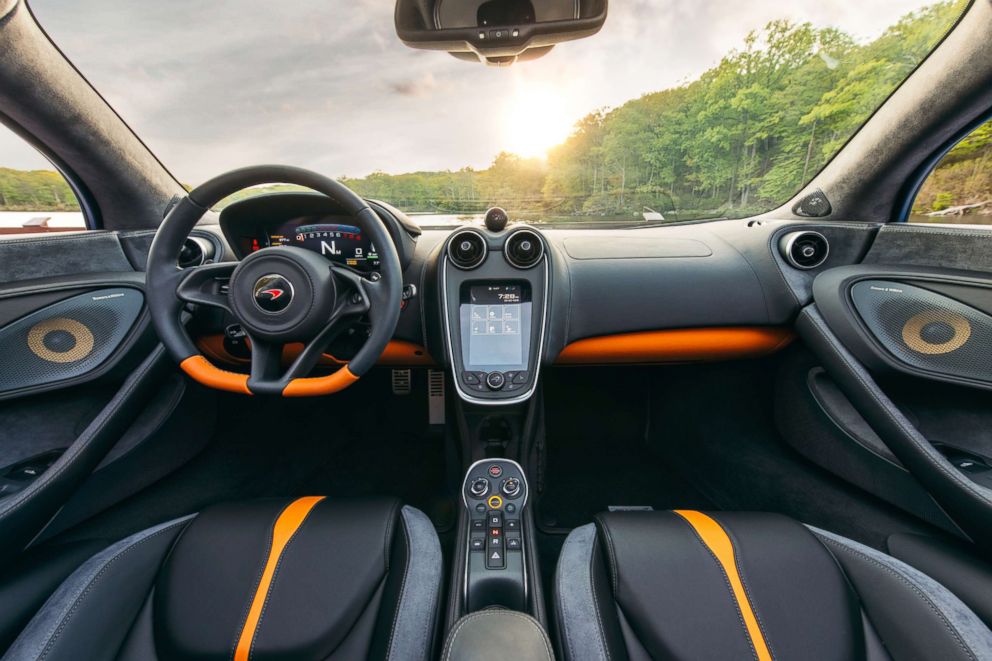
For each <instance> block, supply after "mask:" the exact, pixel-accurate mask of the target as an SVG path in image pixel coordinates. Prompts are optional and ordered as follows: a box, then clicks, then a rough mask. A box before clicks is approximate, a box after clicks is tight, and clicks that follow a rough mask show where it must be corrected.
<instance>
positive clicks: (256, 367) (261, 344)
mask: <svg viewBox="0 0 992 661" xmlns="http://www.w3.org/2000/svg"><path fill="white" fill-rule="evenodd" d="M249 339H250V340H251V380H252V381H259V382H267V381H278V380H279V379H280V377H281V376H282V351H283V346H284V345H283V344H282V343H281V342H269V341H268V340H262V339H259V338H255V337H251V336H250V335H249Z"/></svg>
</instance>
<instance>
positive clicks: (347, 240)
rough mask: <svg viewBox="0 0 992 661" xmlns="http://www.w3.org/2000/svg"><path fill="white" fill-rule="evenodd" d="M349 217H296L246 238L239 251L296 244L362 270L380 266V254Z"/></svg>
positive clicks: (372, 269)
mask: <svg viewBox="0 0 992 661" xmlns="http://www.w3.org/2000/svg"><path fill="white" fill-rule="evenodd" d="M350 220H351V219H350V218H348V217H341V218H338V217H333V216H332V217H321V218H297V219H294V220H290V221H287V222H284V223H280V224H278V225H274V226H271V227H263V228H262V229H263V230H264V231H263V232H260V233H256V235H255V236H250V237H245V239H244V243H243V244H242V246H241V247H242V252H243V253H244V254H245V255H248V254H251V253H253V252H256V251H258V250H261V249H262V248H270V247H280V246H295V247H297V248H304V249H306V250H312V251H313V252H316V253H319V254H321V255H323V256H324V257H326V258H327V259H329V260H331V261H332V262H335V263H338V264H343V265H345V266H350V267H353V268H356V269H358V270H361V271H374V270H376V269H378V268H379V265H380V260H379V253H378V251H377V250H376V247H375V246H374V245H372V241H371V240H370V239H369V238H368V237H366V236H365V235H364V233H363V232H362V230H361V228H359V227H358V226H357V225H353V224H350V223H349V222H348V221H350Z"/></svg>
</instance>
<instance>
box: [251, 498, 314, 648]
mask: <svg viewBox="0 0 992 661" xmlns="http://www.w3.org/2000/svg"><path fill="white" fill-rule="evenodd" d="M318 504H319V503H318ZM315 509H317V507H316V505H315V506H314V507H312V508H310V510H309V511H308V512H307V514H306V516H305V517H303V522H302V523H301V524H300V525H299V527H298V528H297V529H296V530H294V531H293V534H292V536H290V538H289V541H287V542H286V546H284V547H283V549H282V553H280V554H279V559H278V560H276V568H275V569H273V570H272V580H271V582H269V590H268V592H266V593H265V599H264V600H263V601H262V610H261V612H260V613H259V614H258V622H256V623H255V633H254V634H253V635H252V637H251V646H250V647H249V648H248V659H249V660H250V659H251V657H252V655H253V654H254V653H255V643H256V642H257V641H258V632H259V631H260V630H261V629H262V622H263V621H264V620H265V611H266V610H267V609H268V607H269V599H270V598H271V597H272V591H273V590H274V589H275V587H276V579H277V578H279V569H281V568H282V561H283V559H284V558H285V557H286V554H287V553H289V549H290V548H291V547H292V546H293V543H294V542H295V541H296V540H297V539H298V538H299V536H300V534H301V531H302V530H303V527H304V526H305V525H306V523H307V521H309V520H310V515H311V514H313V511H314V510H315ZM274 532H275V529H274V528H273V533H274ZM262 567H263V570H262V571H264V567H265V565H264V564H263V565H262ZM259 578H261V576H259ZM256 589H257V588H256ZM250 608H251V606H250V602H249V609H250ZM235 645H237V643H235ZM235 652H237V647H235Z"/></svg>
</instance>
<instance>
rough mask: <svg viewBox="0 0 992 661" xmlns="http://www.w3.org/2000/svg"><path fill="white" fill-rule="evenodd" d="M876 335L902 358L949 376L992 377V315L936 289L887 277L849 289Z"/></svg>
mask: <svg viewBox="0 0 992 661" xmlns="http://www.w3.org/2000/svg"><path fill="white" fill-rule="evenodd" d="M851 298H852V300H853V302H854V307H855V309H856V310H857V311H858V314H859V315H861V318H862V319H863V320H864V322H865V325H866V326H867V327H868V330H869V331H871V333H872V335H874V336H875V339H876V340H878V341H879V343H880V344H881V345H882V346H883V347H885V348H886V349H887V350H888V351H889V352H890V353H891V354H892V355H893V356H895V357H896V358H897V359H899V360H900V361H902V362H903V363H905V364H907V365H910V366H912V367H916V368H918V369H923V370H927V371H929V372H935V373H939V374H944V375H948V376H956V377H960V378H965V379H973V380H978V381H992V363H990V362H989V360H988V347H989V346H992V317H990V316H989V315H987V314H985V313H984V312H981V311H980V310H976V309H975V308H972V307H970V306H967V305H965V304H963V303H959V302H958V301H955V300H953V299H951V298H948V297H946V296H943V295H941V294H938V293H936V292H932V291H929V290H927V289H923V288H921V287H914V286H913V285H907V284H903V283H901V282H894V281H889V280H863V281H861V282H858V283H856V284H855V285H854V286H853V287H852V288H851Z"/></svg>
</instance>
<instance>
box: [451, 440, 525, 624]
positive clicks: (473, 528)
mask: <svg viewBox="0 0 992 661" xmlns="http://www.w3.org/2000/svg"><path fill="white" fill-rule="evenodd" d="M462 499H463V502H464V504H465V507H466V508H467V517H466V518H467V520H468V521H469V530H468V535H467V539H468V542H467V544H468V548H467V549H466V550H465V552H466V553H467V560H468V561H467V562H466V577H465V599H466V604H467V606H468V609H469V612H471V611H475V610H479V609H480V608H485V607H487V606H497V605H498V606H504V607H506V608H513V609H517V610H521V609H523V607H524V604H525V602H526V592H527V577H526V570H525V563H524V557H523V555H524V540H523V535H524V532H523V513H524V508H525V507H526V505H527V479H526V477H525V476H524V472H523V469H522V468H521V467H520V465H519V464H518V463H517V462H515V461H512V460H509V459H484V460H482V461H478V462H476V463H475V464H473V465H472V466H471V467H470V468H469V469H468V472H467V473H466V474H465V481H464V484H463V485H462Z"/></svg>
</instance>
